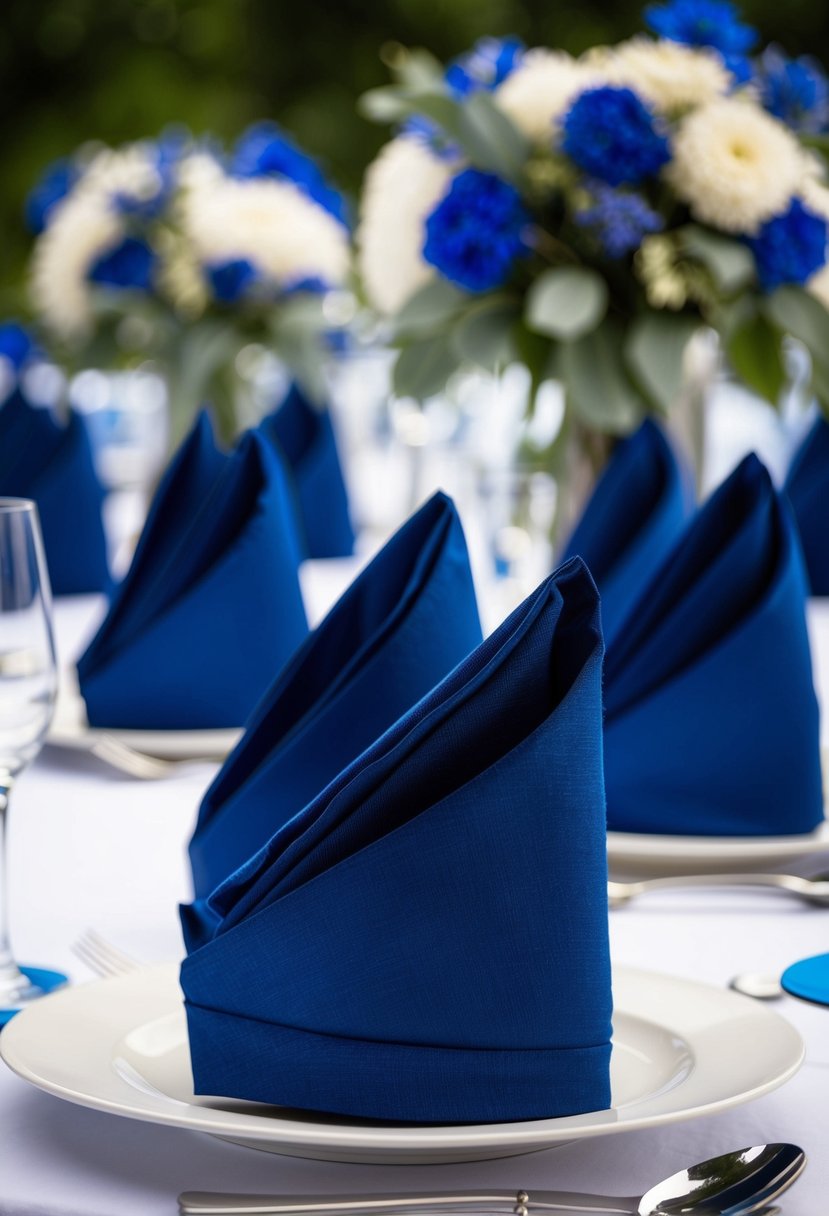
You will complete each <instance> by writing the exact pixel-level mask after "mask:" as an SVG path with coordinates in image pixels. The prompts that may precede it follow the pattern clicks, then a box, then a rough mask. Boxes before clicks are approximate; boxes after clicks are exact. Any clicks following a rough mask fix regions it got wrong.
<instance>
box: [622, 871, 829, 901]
mask: <svg viewBox="0 0 829 1216" xmlns="http://www.w3.org/2000/svg"><path fill="white" fill-rule="evenodd" d="M683 887H773V888H775V889H777V890H779V891H783V892H785V893H786V894H788V895H794V896H796V897H797V898H799V899H804V900H806V902H807V903H810V904H817V905H818V906H819V907H829V874H817V875H815V877H814V878H801V877H800V876H799V875H797V874H751V873H745V874H679V875H674V876H672V877H666V878H643V879H641V880H640V881H638V882H608V884H607V899H608V903H609V905H610V907H611V908H623V907H624V906H625V904H627V903H630V901H631V900H632V899H636V898H638V897H639V896H640V895H646V894H648V892H650V891H671V890H679V889H681V888H683Z"/></svg>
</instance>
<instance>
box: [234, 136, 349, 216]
mask: <svg viewBox="0 0 829 1216" xmlns="http://www.w3.org/2000/svg"><path fill="white" fill-rule="evenodd" d="M230 172H231V174H232V175H233V176H234V177H281V178H287V179H288V180H289V181H292V182H294V184H295V185H297V186H299V188H300V189H301V190H302V191H303V192H304V193H305V194H307V195H308V197H309V198H312V199H313V200H314V202H315V203H318V204H319V205H320V207H323V208H324V209H325V210H326V211H327V212H328V213H329V214H330V215H333V216H334V218H335V219H337V220H339V221H340V223H341V224H347V222H348V221H347V218H346V207H345V200H344V198H343V196H342V195H341V194H340V193H339V192H338V191H337V190H335V189H334V188H333V187H332V186H329V184H328V182H327V181H326V180H325V177H324V176H323V173H322V170H321V169H320V167H319V165H318V164H317V163H316V161H314V160H312V159H311V157H310V156H307V155H306V154H305V153H304V152H303V151H302V150H301V149H300V148H298V147H297V146H296V144H295V143H294V142H293V141H292V140H291V139H289V138H288V136H287V135H286V134H285V132H284V131H282V130H281V129H280V128H279V127H278V126H277V125H276V123H275V122H257V123H254V125H253V126H252V127H248V129H247V131H245V132H244V133H243V134H242V135H241V136H240V138H239V140H238V142H237V144H236V147H235V149H234V152H233V157H232V159H231V164H230Z"/></svg>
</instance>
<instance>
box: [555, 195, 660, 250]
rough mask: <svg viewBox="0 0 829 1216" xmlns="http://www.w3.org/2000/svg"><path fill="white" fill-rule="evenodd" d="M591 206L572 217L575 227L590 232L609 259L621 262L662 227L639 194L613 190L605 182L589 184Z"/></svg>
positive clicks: (654, 213) (656, 213) (654, 212)
mask: <svg viewBox="0 0 829 1216" xmlns="http://www.w3.org/2000/svg"><path fill="white" fill-rule="evenodd" d="M587 189H588V190H589V191H590V193H591V194H592V196H593V205H592V206H591V207H585V208H584V209H583V210H582V211H577V212H576V214H575V217H574V218H575V220H576V223H577V224H579V225H581V226H582V227H584V228H593V229H595V231H596V235H597V236H598V238H599V241H600V242H601V246H602V249H603V250H604V252H605V253H606V254H607V256H608V257H610V258H623V257H624V256H625V254H627V253H632V252H633V250H634V249H638V248H639V246H640V245H641V244H642V238H643V237H644V236H647V235H648V233H650V232H659V231H660V230H661V229H662V228H663V227H664V222H663V220H662V216H661V215H659V213H658V212H656V211H654V210H653V209H652V208H651V207H649V206H648V204H647V203H646V202H645V200H644V199H643V198H642V196H641V195H640V194H631V193H630V192H629V191H623V190H614V189H613V188H612V187H611V186H606V185H605V184H604V182H588V183H587Z"/></svg>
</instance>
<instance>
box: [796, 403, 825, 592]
mask: <svg viewBox="0 0 829 1216" xmlns="http://www.w3.org/2000/svg"><path fill="white" fill-rule="evenodd" d="M786 493H787V494H788V496H789V501H790V502H791V504H792V507H793V508H794V514H795V518H796V520H797V527H798V531H799V532H800V540H801V543H802V545H803V553H804V556H805V558H806V569H807V571H808V573H809V583H810V585H811V592H812V595H829V423H827V421H826V419H825V418H818V419H817V421H816V422H815V424H814V426H813V427H812V428H811V430H810V431H809V433H808V434H807V436H806V438H805V439H804V441H803V443H802V444H801V446H800V448H799V449H798V451H797V452H796V453H795V457H794V460H793V461H792V466H791V469H790V470H789V475H788V477H787V479H786Z"/></svg>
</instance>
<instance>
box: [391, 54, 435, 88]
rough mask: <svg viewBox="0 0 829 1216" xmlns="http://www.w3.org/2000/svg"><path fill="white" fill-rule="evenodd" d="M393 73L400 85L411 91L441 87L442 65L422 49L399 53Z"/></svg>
mask: <svg viewBox="0 0 829 1216" xmlns="http://www.w3.org/2000/svg"><path fill="white" fill-rule="evenodd" d="M394 73H395V75H396V77H397V79H398V80H399V81H400V83H401V84H403V85H406V86H408V87H409V88H411V89H435V88H440V87H441V86H442V85H443V73H444V67H443V64H442V63H441V62H440V60H439V59H436V58H435V56H434V55H433V54H432V53H431V51H427V50H425V49H424V48H423V47H416V48H415V49H414V50H411V51H410V50H406V51H404V52H401V55H400V59H399V60H398V62H397V63H396V64H395V65H394Z"/></svg>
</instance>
